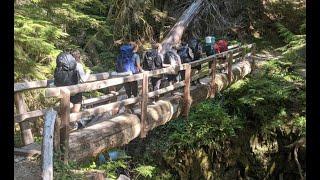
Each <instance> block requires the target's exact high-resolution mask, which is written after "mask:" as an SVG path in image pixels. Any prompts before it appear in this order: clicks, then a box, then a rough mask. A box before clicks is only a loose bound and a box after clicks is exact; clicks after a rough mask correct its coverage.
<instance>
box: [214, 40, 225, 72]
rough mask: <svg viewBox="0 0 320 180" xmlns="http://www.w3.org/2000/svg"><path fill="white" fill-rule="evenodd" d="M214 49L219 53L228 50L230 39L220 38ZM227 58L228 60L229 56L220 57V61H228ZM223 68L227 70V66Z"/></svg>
mask: <svg viewBox="0 0 320 180" xmlns="http://www.w3.org/2000/svg"><path fill="white" fill-rule="evenodd" d="M213 49H214V51H215V53H217V54H218V53H222V52H225V51H228V41H227V40H225V39H220V40H218V41H217V42H216V43H214V45H213ZM226 60H227V57H221V58H218V61H219V62H226ZM223 69H224V70H226V68H223Z"/></svg>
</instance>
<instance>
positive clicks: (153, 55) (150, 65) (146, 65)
mask: <svg viewBox="0 0 320 180" xmlns="http://www.w3.org/2000/svg"><path fill="white" fill-rule="evenodd" d="M142 66H143V69H145V70H148V71H152V70H155V69H161V68H162V60H161V57H160V55H159V54H158V52H157V51H156V50H154V49H153V50H151V51H147V52H146V54H145V56H144V60H143V65H142Z"/></svg>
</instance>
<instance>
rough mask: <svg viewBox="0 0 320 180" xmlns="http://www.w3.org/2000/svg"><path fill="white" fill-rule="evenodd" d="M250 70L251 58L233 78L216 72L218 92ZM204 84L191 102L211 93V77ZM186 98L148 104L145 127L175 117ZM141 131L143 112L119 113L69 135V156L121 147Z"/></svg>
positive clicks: (74, 157)
mask: <svg viewBox="0 0 320 180" xmlns="http://www.w3.org/2000/svg"><path fill="white" fill-rule="evenodd" d="M250 72H251V64H250V62H249V61H248V60H245V61H243V62H241V63H238V64H236V65H235V66H233V67H232V76H231V82H228V77H227V74H222V73H218V74H216V76H215V81H214V82H215V84H216V85H215V87H216V92H219V91H222V90H224V89H225V88H227V87H228V86H229V85H230V84H232V83H234V82H235V81H237V80H239V79H241V78H243V77H244V76H246V75H248V74H249V73H250ZM201 81H202V83H205V85H198V86H194V87H192V88H191V89H190V96H191V106H194V105H196V104H197V103H199V102H201V101H204V100H205V99H208V98H209V97H210V93H211V89H210V82H211V78H210V77H205V78H203V79H201ZM182 107H183V98H182V97H181V96H173V97H169V98H167V99H163V100H160V101H157V102H156V103H155V104H154V105H148V107H147V120H146V127H147V129H148V131H150V130H152V129H153V128H155V127H157V126H159V125H162V124H165V123H166V122H168V121H170V120H172V119H175V118H176V117H178V116H179V115H180V114H181V112H182ZM140 132H141V124H140V113H139V111H138V113H137V114H120V115H118V116H116V117H113V118H111V119H106V120H104V121H102V122H100V123H97V124H94V125H92V126H89V127H87V128H84V129H81V130H78V131H75V132H72V133H70V135H69V158H70V160H77V161H81V160H84V159H85V158H86V157H91V156H96V155H97V154H98V153H100V152H101V151H103V150H105V149H108V148H113V147H119V146H122V145H124V144H127V143H129V142H130V141H131V140H133V139H135V138H136V137H138V136H139V134H140Z"/></svg>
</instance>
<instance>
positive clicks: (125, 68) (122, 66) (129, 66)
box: [116, 44, 138, 74]
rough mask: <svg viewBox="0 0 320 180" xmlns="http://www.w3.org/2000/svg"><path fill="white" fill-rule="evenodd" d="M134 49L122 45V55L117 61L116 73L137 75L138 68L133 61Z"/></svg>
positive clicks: (127, 45)
mask: <svg viewBox="0 0 320 180" xmlns="http://www.w3.org/2000/svg"><path fill="white" fill-rule="evenodd" d="M133 54H134V53H133V47H132V46H131V45H129V44H125V45H122V46H121V47H120V55H119V56H118V57H117V61H116V71H117V72H119V73H121V72H130V71H131V72H132V73H133V74H134V73H137V72H138V71H137V68H136V66H135V62H134V59H133Z"/></svg>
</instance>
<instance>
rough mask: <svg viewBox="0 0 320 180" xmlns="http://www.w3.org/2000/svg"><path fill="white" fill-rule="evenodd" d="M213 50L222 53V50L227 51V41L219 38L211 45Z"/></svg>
mask: <svg viewBox="0 0 320 180" xmlns="http://www.w3.org/2000/svg"><path fill="white" fill-rule="evenodd" d="M213 48H214V51H215V52H216V53H222V52H224V51H228V41H227V40H224V39H222V40H219V41H218V42H216V43H215V44H214V45H213Z"/></svg>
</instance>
